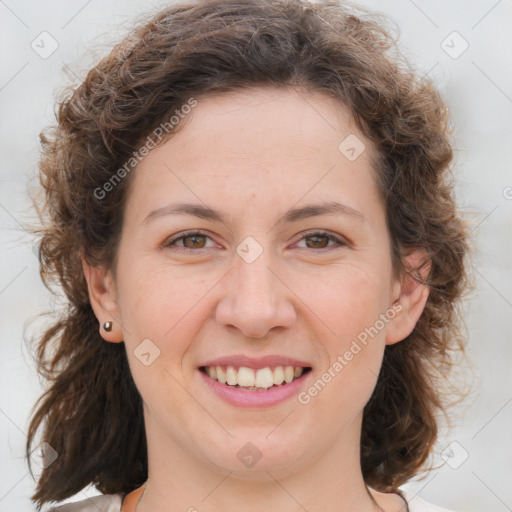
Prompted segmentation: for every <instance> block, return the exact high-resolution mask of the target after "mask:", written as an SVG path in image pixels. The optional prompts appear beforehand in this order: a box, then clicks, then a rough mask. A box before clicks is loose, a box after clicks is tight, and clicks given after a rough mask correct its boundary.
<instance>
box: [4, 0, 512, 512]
mask: <svg viewBox="0 0 512 512" xmlns="http://www.w3.org/2000/svg"><path fill="white" fill-rule="evenodd" d="M360 3H361V4H362V5H367V6H369V7H371V8H374V9H376V10H379V11H381V12H383V13H386V14H388V15H389V16H390V17H391V19H393V20H394V21H395V22H396V23H397V24H398V25H399V27H400V30H401V38H400V39H401V42H402V44H403V46H404V48H405V52H406V54H407V55H408V57H409V58H410V59H411V60H412V62H413V63H414V65H415V66H416V67H417V68H418V69H419V70H420V72H422V73H429V75H430V76H432V77H433V78H434V79H435V81H436V84H437V85H438V87H439V88H440V89H441V91H442V92H443V94H444V95H445V97H446V99H447V101H448V103H449V107H450V110H451V115H452V122H453V125H454V130H455V139H456V143H457V147H458V153H457V160H456V180H457V188H456V190H457V196H458V198H459V202H460V205H461V207H462V208H463V210H464V211H465V212H468V213H471V214H472V217H473V219H474V223H475V226H476V227H475V230H474V232H473V234H474V236H475V241H476V245H477V248H478V253H477V254H476V257H475V262H474V266H473V268H474V275H475V278H476V289H475V292H474V293H473V295H472V297H471V299H469V300H468V301H466V303H465V309H466V312H467V314H466V318H467V328H468V333H469V336H470V344H469V355H470V357H471V359H472V360H473V363H474V365H475V370H476V376H477V380H476V385H477V393H476V394H475V395H474V396H473V398H472V400H470V401H468V403H467V405H466V407H465V408H464V409H460V411H459V416H458V422H457V428H455V429H454V430H453V431H451V432H450V433H447V434H443V437H442V438H441V439H440V441H439V443H438V446H437V451H438V453H440V452H443V450H444V449H445V448H446V447H447V446H448V445H449V444H450V443H452V442H455V443H457V444H454V445H452V452H451V456H450V453H449V451H445V452H444V453H445V456H446V460H447V461H448V463H446V462H445V461H444V460H443V459H442V458H440V457H437V459H436V460H437V461H439V462H440V464H442V465H441V467H440V469H438V470H437V471H435V472H432V473H430V474H429V475H428V476H427V477H426V478H425V479H423V480H421V481H419V482H417V483H412V484H410V485H409V487H410V488H411V489H412V490H414V491H415V492H417V493H418V494H419V496H421V497H423V498H424V499H426V500H428V501H431V502H433V503H436V504H438V505H442V506H444V507H447V508H450V509H454V510H457V511H465V512H471V511H479V512H480V511H481V512H484V511H485V512H491V511H506V510H512V488H511V485H510V483H511V477H512V468H511V465H512V457H511V455H512V441H511V435H510V434H511V432H512V428H511V427H512V425H511V423H512V421H511V420H512V403H511V402H512V386H511V377H510V376H511V373H512V372H511V351H512V348H511V347H512V344H511V343H510V332H511V327H512V323H511V317H512V282H511V270H510V253H511V233H512V230H511V227H512V226H511V224H512V223H511V213H512V188H511V187H512V173H511V172H510V164H511V161H512V158H511V152H512V149H511V148H512V144H511V143H512V138H511V131H512V130H511V119H512V116H511V114H512V67H511V66H510V62H509V59H510V48H512V37H511V32H510V26H511V21H512V2H511V1H510V0H501V1H496V0H481V1H477V0H472V1H467V0H451V1H442V0H429V1H426V0H415V1H412V0H396V1H387V2H378V1H376V0H365V1H362V2H360ZM166 4H167V2H163V1H152V2H144V1H142V0H131V1H126V0H125V1H123V2H121V1H119V0H117V1H114V0H107V1H105V0H104V1H99V0H89V1H82V0H80V1H79V0H73V1H64V0H59V1H56V0H53V1H51V2H37V1H36V0H27V1H18V2H15V1H14V0H0V44H1V49H2V51H1V55H2V63H1V68H0V109H1V110H0V112H1V114H2V115H1V117H0V130H1V134H0V143H1V156H2V159H1V162H2V163H1V167H0V247H1V252H0V268H1V272H0V322H1V323H0V343H1V348H2V352H1V354H2V357H1V358H0V376H1V377H0V378H1V383H2V385H1V391H0V432H1V433H2V435H1V437H0V512H7V511H9V512H11V511H13V510H16V511H19V512H24V511H29V510H34V507H33V506H32V504H31V502H30V500H29V495H30V494H31V493H32V492H33V490H34V482H33V480H32V479H31V477H30V476H29V474H28V469H27V467H26V466H25V462H24V459H23V450H24V443H25V440H26V437H25V431H26V428H27V424H28V416H29V412H30V409H31V407H32V405H33V404H34V402H35V400H36V399H37V397H38V396H39V395H40V393H41V390H42V388H41V385H40V383H39V381H38V378H37V377H36V374H35V370H34V368H33V365H32V363H31V359H30V356H29V353H28V351H27V348H26V345H25V344H24V342H23V341H22V339H23V331H24V327H25V325H26V323H27V321H28V320H29V319H31V318H33V317H35V316H36V315H37V314H39V313H40V312H42V311H44V310H47V309H49V308H50V307H51V299H50V295H49V294H48V292H47V291H46V290H45V289H44V287H43V286H42V284H41V282H40V279H39V275H38V262H37V258H36V256H35V254H34V250H33V248H32V242H31V239H30V238H29V237H28V236H27V235H24V234H23V231H22V229H21V224H23V223H24V222H26V221H27V220H29V219H30V218H31V216H32V215H33V212H32V211H31V207H30V203H29V201H28V196H27V184H28V183H29V182H34V176H35V171H36V163H37V158H38V151H39V142H38V134H39V132H40V131H41V129H42V128H43V127H45V126H47V125H48V124H51V123H53V121H54V118H53V109H54V92H55V91H56V89H57V88H59V87H62V86H63V85H64V84H65V83H67V81H68V79H67V78H66V74H65V73H66V72H67V73H70V74H71V76H73V75H75V74H76V75H78V76H80V77H82V76H83V72H84V71H85V70H86V69H87V68H88V67H89V65H90V64H92V62H93V59H94V53H92V54H91V49H93V48H97V46H98V37H100V40H101V41H104V42H107V44H106V45H105V46H104V49H106V48H108V41H111V42H112V41H116V40H117V39H118V38H119V37H120V36H121V35H122V34H124V33H125V31H126V30H127V28H128V27H129V26H130V22H131V20H134V19H136V18H137V17H138V15H139V14H140V13H146V12H150V11H152V10H154V9H158V8H160V7H163V6H165V5H166ZM43 31H47V32H48V33H50V34H51V36H52V37H53V38H54V39H55V40H56V41H57V42H58V45H59V46H58V48H57V50H56V51H55V52H54V53H53V54H52V55H51V56H49V57H48V58H46V59H44V58H41V56H39V55H38V54H37V53H36V52H35V51H34V50H33V49H32V48H31V42H32V41H33V40H35V41H36V43H37V42H38V41H39V45H40V46H41V44H42V43H41V42H40V37H43V36H39V34H40V33H41V32H43ZM453 31H457V32H458V33H459V34H460V36H462V38H464V40H466V41H467V43H468V44H469V48H468V49H467V50H466V51H465V52H464V53H462V54H461V55H460V56H459V57H458V58H452V57H451V56H449V55H448V54H447V53H446V52H445V51H444V50H443V47H442V45H443V46H445V47H446V46H448V49H449V51H451V52H452V54H454V53H459V52H460V50H461V49H462V48H463V46H462V45H463V44H464V41H463V40H462V39H460V38H459V36H457V35H455V36H453V35H451V36H450V37H449V38H448V39H446V38H447V36H449V35H450V34H451V33H452V32H453ZM38 37H39V39H38ZM443 41H445V43H442V42H443ZM46 44H49V43H48V42H47V43H46ZM450 47H451V49H450ZM45 48H49V46H45ZM507 262H508V265H507ZM37 325H40V324H37V323H36V324H35V326H37ZM34 328H37V327H33V328H32V329H34ZM29 332H30V331H29ZM466 456H467V459H466V460H464V457H466ZM93 494H97V491H95V490H94V489H90V488H89V489H86V490H85V491H83V492H82V493H80V494H79V495H77V496H76V497H75V499H74V500H76V499H83V498H84V497H85V495H93Z"/></svg>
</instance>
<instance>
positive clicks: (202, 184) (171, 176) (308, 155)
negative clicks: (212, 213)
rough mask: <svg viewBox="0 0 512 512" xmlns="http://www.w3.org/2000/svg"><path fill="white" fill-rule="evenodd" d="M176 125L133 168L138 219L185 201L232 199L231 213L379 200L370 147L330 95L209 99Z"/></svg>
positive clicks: (251, 93)
mask: <svg viewBox="0 0 512 512" xmlns="http://www.w3.org/2000/svg"><path fill="white" fill-rule="evenodd" d="M183 122H184V124H183V125H182V126H181V127H180V129H179V130H178V131H177V132H176V133H175V134H174V135H172V136H171V137H170V138H169V140H167V141H166V142H165V143H164V144H162V145H161V146H159V147H157V148H156V149H154V150H152V151H151V152H150V153H149V154H148V155H147V156H146V157H144V158H143V160H142V161H141V162H140V164H139V165H138V167H137V169H136V172H135V176H134V177H133V178H134V183H132V186H131V188H132V192H133V193H132V194H131V197H129V200H128V202H131V203H134V202H136V203H137V204H138V208H137V209H136V210H137V211H138V212H140V215H143V214H144V212H145V213H146V215H147V213H148V211H147V210H153V209H155V208H157V207H162V206H165V204H166V203H167V202H169V201H170V200H172V199H185V198H187V199H191V200H194V201H195V202H203V203H208V205H209V206H211V207H213V208H215V209H218V210H228V211H229V210H232V209H230V206H232V207H233V208H234V207H235V205H236V204H238V210H237V211H231V213H233V215H234V216H235V217H236V216H237V213H241V212H240V207H241V206H242V207H243V203H244V202H245V206H248V203H252V202H254V203H258V205H259V207H260V208H267V209H268V208H269V206H270V207H274V206H276V207H277V206H281V207H282V208H281V209H283V208H284V207H285V204H284V203H283V201H284V199H283V196H284V197H287V198H288V199H287V200H288V203H290V202H291V203H294V202H298V201H300V200H301V197H304V198H306V196H307V199H308V200H316V199H322V200H333V201H334V200H339V199H340V198H341V196H343V199H345V201H344V202H345V203H347V204H348V206H351V207H353V208H356V206H357V204H356V203H357V202H358V201H359V202H363V203H364V197H360V198H356V197H353V196H354V194H358V195H360V196H366V200H367V201H368V200H373V199H377V194H376V187H375V183H374V179H373V170H372V165H371V159H372V154H373V151H374V149H373V147H372V145H371V143H370V142H369V141H368V140H366V139H365V138H364V137H363V135H362V134H361V133H360V132H359V130H358V129H357V127H356V125H355V123H354V121H353V119H352V116H351V115H350V112H349V111H348V110H347V109H346V108H345V107H344V106H343V105H342V104H341V102H340V101H338V100H336V99H335V98H333V97H331V96H328V95H325V94H322V93H311V92H305V91H298V90H293V89H284V88H281V89H278V88H260V89H249V90H243V91H236V92H229V93H223V94H216V95H210V96H206V97H202V98H198V100H197V105H196V106H195V107H194V108H192V109H191V111H190V113H188V114H187V115H186V116H184V120H183ZM346 141H349V142H348V143H347V142H346ZM347 144H348V146H352V147H349V148H348V149H352V150H353V152H352V154H351V153H348V154H347V153H346V150H347V147H346V146H347ZM354 151H356V152H357V153H359V152H360V154H356V157H357V158H355V159H354V158H351V157H353V156H354V155H353V153H354ZM363 192H364V194H363ZM351 196H352V197H351ZM308 202H309V201H308ZM286 206H290V205H289V204H287V205H286ZM234 209H235V210H236V208H234Z"/></svg>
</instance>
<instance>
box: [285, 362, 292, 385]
mask: <svg viewBox="0 0 512 512" xmlns="http://www.w3.org/2000/svg"><path fill="white" fill-rule="evenodd" d="M293 375H294V370H293V366H285V368H284V381H285V382H286V383H287V384H289V383H290V382H291V381H292V380H293Z"/></svg>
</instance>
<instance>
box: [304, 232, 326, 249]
mask: <svg viewBox="0 0 512 512" xmlns="http://www.w3.org/2000/svg"><path fill="white" fill-rule="evenodd" d="M304 239H305V240H312V243H311V244H309V245H308V242H306V245H307V246H308V248H309V249H324V248H325V247H327V245H328V244H329V237H328V236H326V235H313V236H308V237H304Z"/></svg>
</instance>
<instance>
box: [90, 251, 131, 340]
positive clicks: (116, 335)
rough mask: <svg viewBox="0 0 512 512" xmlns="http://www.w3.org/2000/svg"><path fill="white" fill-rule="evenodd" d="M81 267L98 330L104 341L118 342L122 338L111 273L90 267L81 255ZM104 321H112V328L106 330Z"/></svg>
mask: <svg viewBox="0 0 512 512" xmlns="http://www.w3.org/2000/svg"><path fill="white" fill-rule="evenodd" d="M82 268H83V271H84V276H85V279H86V281H87V288H88V290H89V300H90V302H91V306H92V309H93V311H94V314H95V315H96V318H97V319H98V322H99V331H100V335H101V337H102V338H103V339H104V340H105V341H110V342H112V343H120V342H121V341H124V340H123V333H122V329H121V325H120V323H119V321H118V320H117V319H118V318H119V306H118V304H117V294H116V289H115V285H114V279H113V277H112V273H111V272H110V271H107V270H106V269H105V267H102V266H99V267H92V266H90V265H89V264H88V263H87V262H86V261H85V259H84V257H83V256H82ZM105 322H112V330H111V331H106V330H105V329H104V327H103V324H104V323H105Z"/></svg>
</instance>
